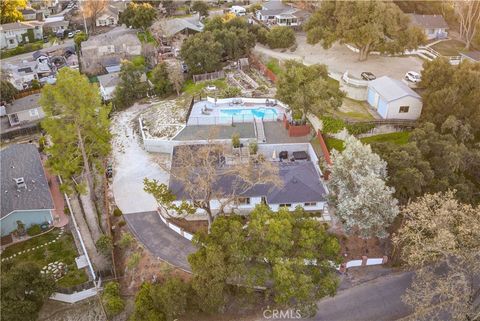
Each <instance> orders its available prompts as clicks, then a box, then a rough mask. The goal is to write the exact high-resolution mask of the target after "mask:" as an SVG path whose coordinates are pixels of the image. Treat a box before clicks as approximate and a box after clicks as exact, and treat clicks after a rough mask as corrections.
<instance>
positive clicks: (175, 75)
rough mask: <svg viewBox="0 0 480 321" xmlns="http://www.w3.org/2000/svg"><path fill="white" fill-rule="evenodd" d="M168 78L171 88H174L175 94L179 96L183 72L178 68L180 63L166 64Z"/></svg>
mask: <svg viewBox="0 0 480 321" xmlns="http://www.w3.org/2000/svg"><path fill="white" fill-rule="evenodd" d="M168 78H170V81H171V82H172V85H173V88H174V89H175V91H176V93H177V96H180V90H182V86H183V80H184V78H183V72H182V70H181V69H180V65H179V63H178V62H175V63H172V64H169V65H168Z"/></svg>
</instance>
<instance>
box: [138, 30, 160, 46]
mask: <svg viewBox="0 0 480 321" xmlns="http://www.w3.org/2000/svg"><path fill="white" fill-rule="evenodd" d="M137 37H138V40H140V42H142V43H151V44H154V45H157V44H158V43H157V40H156V39H155V38H154V37H153V36H152V34H151V33H150V31H148V30H147V32H143V31H139V32H138V33H137Z"/></svg>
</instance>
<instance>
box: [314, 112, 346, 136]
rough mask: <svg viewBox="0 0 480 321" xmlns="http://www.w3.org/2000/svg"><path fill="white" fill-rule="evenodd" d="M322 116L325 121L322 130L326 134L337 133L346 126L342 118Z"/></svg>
mask: <svg viewBox="0 0 480 321" xmlns="http://www.w3.org/2000/svg"><path fill="white" fill-rule="evenodd" d="M320 118H321V120H322V123H323V129H322V132H323V133H325V134H335V133H338V132H340V131H341V130H342V129H343V128H345V123H344V122H343V120H341V119H337V118H333V117H329V116H322V117H320Z"/></svg>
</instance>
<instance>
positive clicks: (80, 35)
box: [73, 32, 88, 50]
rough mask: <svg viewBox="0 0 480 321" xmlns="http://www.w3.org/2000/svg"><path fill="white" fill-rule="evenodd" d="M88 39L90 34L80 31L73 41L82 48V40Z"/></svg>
mask: <svg viewBox="0 0 480 321" xmlns="http://www.w3.org/2000/svg"><path fill="white" fill-rule="evenodd" d="M86 40H88V35H87V34H86V33H85V32H79V33H77V34H76V35H75V36H74V37H73V41H74V42H75V44H76V45H77V48H78V49H79V50H80V46H81V45H82V42H84V41H86Z"/></svg>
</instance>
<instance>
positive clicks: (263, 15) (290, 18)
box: [256, 0, 310, 27]
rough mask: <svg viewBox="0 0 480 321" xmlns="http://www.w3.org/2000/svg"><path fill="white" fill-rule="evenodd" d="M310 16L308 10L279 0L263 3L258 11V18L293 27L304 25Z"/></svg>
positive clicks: (273, 23)
mask: <svg viewBox="0 0 480 321" xmlns="http://www.w3.org/2000/svg"><path fill="white" fill-rule="evenodd" d="M309 16H310V14H309V13H308V12H307V11H304V10H301V9H298V8H295V7H292V6H288V5H285V4H283V2H282V1H278V0H275V1H269V2H264V3H262V9H261V10H258V11H257V12H256V17H257V19H258V20H260V21H262V22H264V23H266V24H271V25H279V26H292V27H295V26H300V25H302V24H303V23H304V22H305V21H306V20H307V19H308V17H309Z"/></svg>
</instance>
